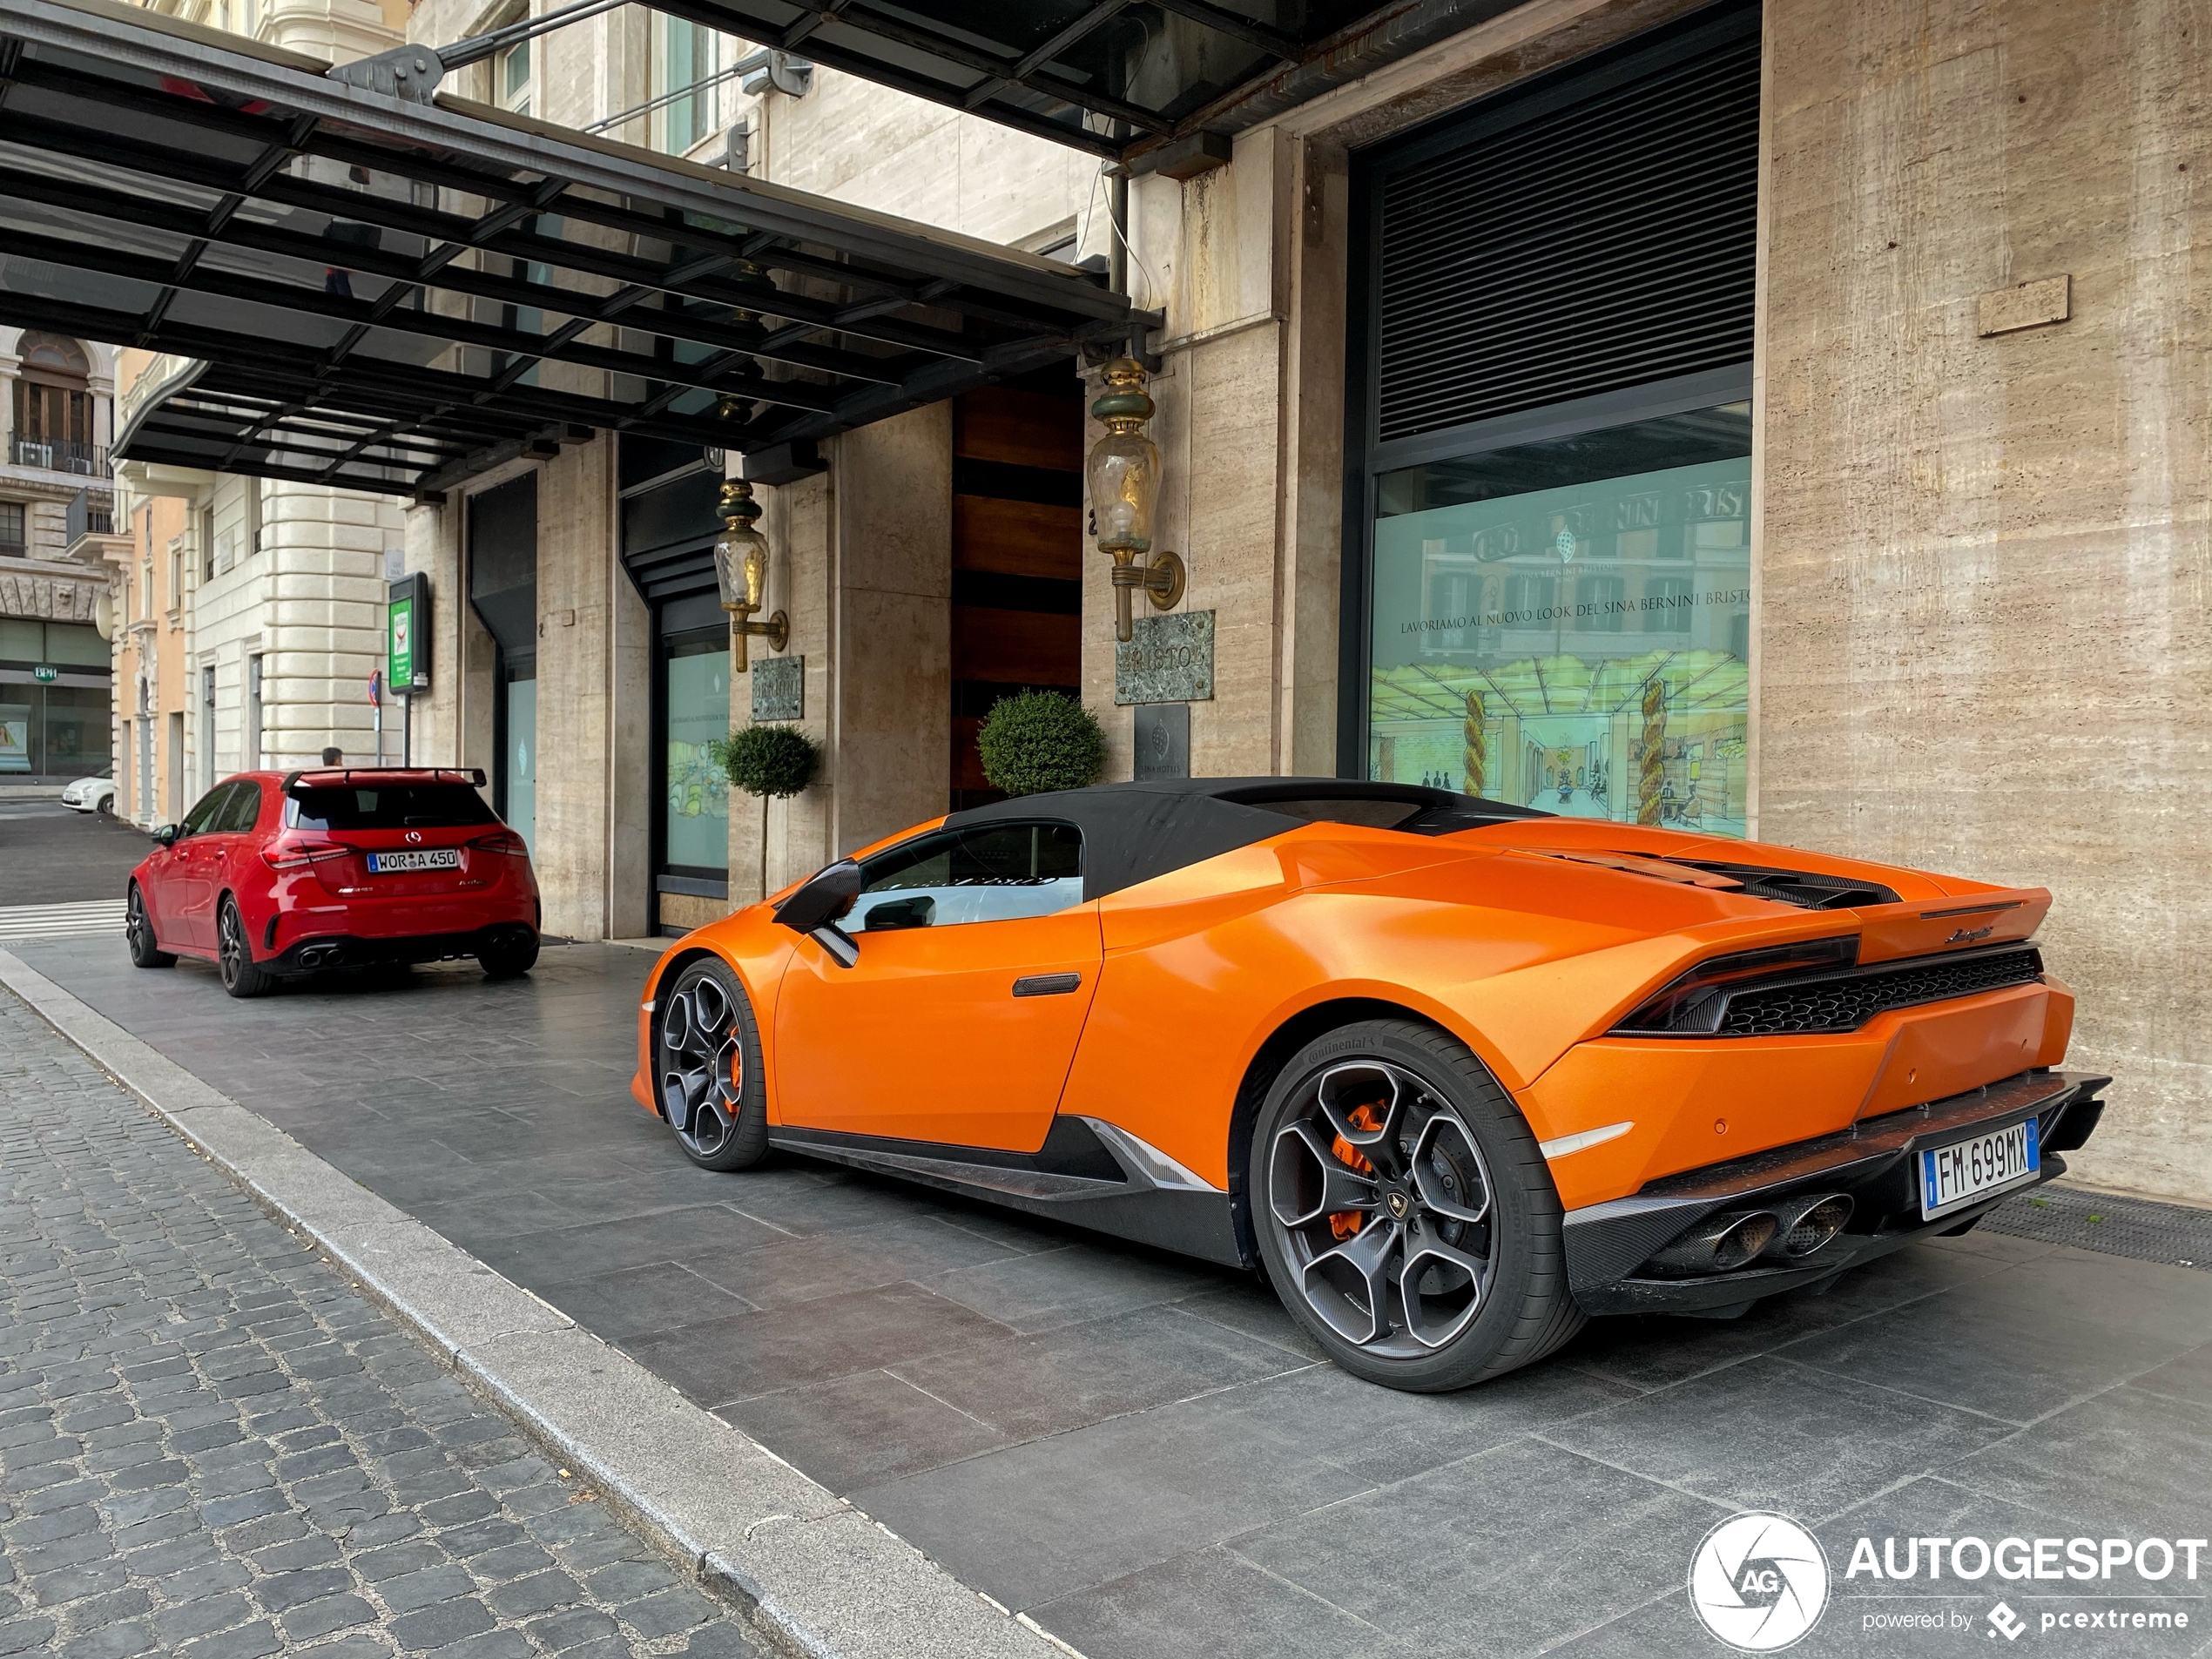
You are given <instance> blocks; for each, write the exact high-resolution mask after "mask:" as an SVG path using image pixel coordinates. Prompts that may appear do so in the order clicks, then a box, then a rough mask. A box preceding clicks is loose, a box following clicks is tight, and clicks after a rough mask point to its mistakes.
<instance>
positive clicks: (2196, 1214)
mask: <svg viewBox="0 0 2212 1659" xmlns="http://www.w3.org/2000/svg"><path fill="white" fill-rule="evenodd" d="M1982 1225H1983V1226H1984V1227H1986V1228H1987V1229H1988V1230H1989V1231H1991V1232H1993V1233H2009V1234H2011V1235H2012V1236H2013V1238H2033V1239H2038V1240H2040V1241H2041V1242H2043V1243H2045V1244H2072V1245H2073V1246H2074V1248H2075V1249H2077V1250H2094V1251H2099V1252H2101V1254H2103V1255H2107V1256H2132V1257H2134V1258H2135V1259H2136V1260H2137V1261H2141V1262H2168V1263H2170V1264H2173V1265H2175V1266H2176V1267H2194V1268H2197V1269H2199V1270H2201V1271H2207V1272H2212V1210H2195V1209H2192V1208H2190V1207H2189V1206H2188V1205H2187V1204H2155V1203H2153V1202H2152V1201H2151V1200H2150V1199H2148V1198H2116V1197H2110V1196H2108V1195H2107V1194H2105V1193H2101V1192H2082V1191H2080V1190H2077V1189H2074V1188H2071V1187H2060V1186H2044V1187H2038V1188H2036V1189H2035V1190H2034V1191H2033V1192H2032V1193H2025V1194H2023V1195H2021V1196H2020V1197H2017V1198H2007V1199H2006V1201H2005V1202H2004V1203H2003V1204H1999V1205H1998V1206H1997V1208H1996V1209H1994V1210H1993V1211H1990V1212H1989V1214H1988V1215H1987V1216H1986V1217H1983V1218H1982Z"/></svg>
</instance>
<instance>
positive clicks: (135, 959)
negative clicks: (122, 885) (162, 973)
mask: <svg viewBox="0 0 2212 1659" xmlns="http://www.w3.org/2000/svg"><path fill="white" fill-rule="evenodd" d="M123 937H124V940H125V942H126V943H128V944H129V946H130V947H131V965H132V967H133V968H174V967H175V966H176V965H177V958H176V957H175V955H174V954H172V953H171V952H168V951H165V950H164V949H162V948H161V947H160V946H159V945H158V944H156V943H155V942H154V937H153V918H152V916H149V915H148V914H146V901H145V898H144V897H143V896H142V895H141V894H139V892H138V883H137V882H135V881H133V882H132V884H131V896H130V897H129V899H128V900H125V905H124V912H123Z"/></svg>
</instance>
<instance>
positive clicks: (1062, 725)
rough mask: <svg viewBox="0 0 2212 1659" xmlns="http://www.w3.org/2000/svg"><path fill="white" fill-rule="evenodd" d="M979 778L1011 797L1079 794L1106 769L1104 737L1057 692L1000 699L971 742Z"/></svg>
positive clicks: (1080, 709)
mask: <svg viewBox="0 0 2212 1659" xmlns="http://www.w3.org/2000/svg"><path fill="white" fill-rule="evenodd" d="M975 746H976V747H977V748H979V749H981V751H982V752H983V775H984V776H985V777H986V778H988V779H990V780H991V786H992V787H993V788H995V789H1003V790H1004V791H1006V792H1007V793H1008V794H1009V795H1041V794H1043V793H1045V792H1048V791H1050V790H1055V789H1082V788H1083V787H1085V786H1088V785H1090V784H1095V783H1096V782H1097V781H1098V772H1099V769H1100V768H1101V767H1102V766H1103V765H1105V764H1106V734H1105V733H1104V732H1102V731H1100V730H1099V728H1098V720H1097V718H1096V716H1094V715H1093V714H1092V713H1091V711H1089V709H1087V708H1085V707H1084V706H1083V705H1082V704H1080V703H1078V702H1077V701H1076V699H1075V698H1072V697H1068V696H1066V695H1064V694H1062V693H1061V692H1059V691H1023V692H1021V693H1019V694H1018V695H1016V696H1014V697H1002V698H1000V699H999V700H998V701H997V702H996V703H995V704H993V705H991V711H990V713H989V714H988V715H987V716H986V717H984V720H983V730H982V731H981V733H980V734H978V736H977V738H976V739H975Z"/></svg>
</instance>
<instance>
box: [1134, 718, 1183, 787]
mask: <svg viewBox="0 0 2212 1659" xmlns="http://www.w3.org/2000/svg"><path fill="white" fill-rule="evenodd" d="M1136 775H1137V778H1138V779H1140V780H1141V779H1146V778H1188V777H1189V776H1190V705H1189V704H1188V703H1140V704H1138V705H1137V708H1136Z"/></svg>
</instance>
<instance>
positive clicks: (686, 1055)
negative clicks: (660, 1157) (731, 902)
mask: <svg viewBox="0 0 2212 1659" xmlns="http://www.w3.org/2000/svg"><path fill="white" fill-rule="evenodd" d="M744 1094H745V1049H744V1045H743V1044H742V1043H741V1042H739V1041H738V1011H737V1009H736V1008H734V1007H733V1006H732V1004H731V1001H730V996H729V993H728V992H726V991H725V990H724V989H723V988H722V986H721V985H720V984H719V983H718V981H716V980H715V979H714V978H713V977H712V976H711V975H702V976H701V977H699V978H698V979H696V980H693V981H691V984H690V985H688V986H686V987H685V988H683V989H682V990H679V991H678V992H677V993H676V994H675V995H673V996H671V997H670V998H669V999H668V1003H667V1011H666V1012H665V1013H664V1014H663V1015H661V1028H660V1095H661V1110H662V1112H663V1113H664V1115H665V1116H666V1117H667V1118H668V1123H669V1127H670V1128H671V1129H673V1130H675V1131H676V1137H677V1139H678V1140H680V1141H682V1142H683V1143H684V1144H685V1146H686V1147H688V1148H689V1149H691V1152H692V1153H693V1154H694V1155H695V1156H697V1157H702V1158H711V1157H715V1156H716V1155H717V1154H718V1153H719V1152H720V1151H721V1150H723V1149H724V1148H725V1147H726V1146H727V1145H728V1144H729V1143H730V1137H731V1136H733V1135H735V1134H736V1133H737V1130H738V1102H739V1101H740V1100H741V1099H742V1098H743V1097H744Z"/></svg>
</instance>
